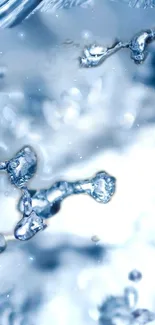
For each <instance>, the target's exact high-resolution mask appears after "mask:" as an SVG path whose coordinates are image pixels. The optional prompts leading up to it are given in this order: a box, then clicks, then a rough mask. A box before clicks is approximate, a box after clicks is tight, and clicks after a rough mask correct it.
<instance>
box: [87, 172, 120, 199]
mask: <svg viewBox="0 0 155 325" xmlns="http://www.w3.org/2000/svg"><path fill="white" fill-rule="evenodd" d="M92 185H93V186H92V190H91V193H90V195H91V196H92V197H93V198H94V199H95V200H96V201H97V202H102V203H108V202H109V201H110V200H111V198H112V196H113V194H114V193H115V189H116V179H115V178H114V177H113V176H110V175H109V174H107V173H106V172H99V173H97V174H96V176H95V177H94V178H93V179H92Z"/></svg>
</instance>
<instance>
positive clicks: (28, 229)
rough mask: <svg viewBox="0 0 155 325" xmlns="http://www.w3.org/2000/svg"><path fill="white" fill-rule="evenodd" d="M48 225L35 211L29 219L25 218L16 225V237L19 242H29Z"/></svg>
mask: <svg viewBox="0 0 155 325" xmlns="http://www.w3.org/2000/svg"><path fill="white" fill-rule="evenodd" d="M45 228H46V225H45V224H44V221H43V219H42V218H40V217H39V216H37V215H36V213H35V212H34V211H32V212H31V214H30V216H29V217H23V218H22V219H21V220H20V221H19V222H18V223H17V225H16V227H15V230H14V236H15V238H16V239H19V240H22V241H24V240H28V239H30V238H32V237H33V236H34V235H35V234H36V233H38V232H39V231H40V230H44V229H45Z"/></svg>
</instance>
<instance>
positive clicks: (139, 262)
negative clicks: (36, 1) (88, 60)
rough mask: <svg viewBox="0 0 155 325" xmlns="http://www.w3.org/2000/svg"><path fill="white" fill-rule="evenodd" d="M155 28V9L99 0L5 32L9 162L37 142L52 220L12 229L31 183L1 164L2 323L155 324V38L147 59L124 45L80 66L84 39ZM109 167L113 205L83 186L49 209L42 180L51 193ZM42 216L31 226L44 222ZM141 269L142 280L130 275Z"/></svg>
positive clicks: (40, 195)
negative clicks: (26, 235) (26, 236)
mask: <svg viewBox="0 0 155 325" xmlns="http://www.w3.org/2000/svg"><path fill="white" fill-rule="evenodd" d="M151 27H154V10H153V9H150V10H149V9H146V10H134V9H131V8H129V7H128V5H127V4H125V3H124V4H123V3H121V2H118V1H117V2H116V1H109V0H107V1H106V0H105V1H103V0H101V1H100V0H99V1H97V0H96V1H95V4H94V7H93V8H92V7H90V8H87V9H86V8H82V7H76V8H75V7H74V8H70V9H69V10H68V9H66V10H63V9H62V10H61V11H55V12H54V11H53V10H51V11H49V12H47V13H45V12H37V13H36V14H35V15H32V16H31V17H30V18H29V19H26V20H25V21H24V22H23V23H22V24H20V25H17V26H16V27H14V28H10V29H7V30H3V31H1V33H0V44H1V48H0V52H1V54H0V67H1V68H0V111H1V114H0V161H3V162H6V161H7V160H8V159H11V158H13V157H15V155H16V153H17V152H19V151H20V149H21V148H23V147H24V146H27V145H28V146H30V147H32V148H34V151H35V152H36V154H37V170H36V173H35V174H34V176H33V177H31V178H30V179H29V180H28V182H27V183H26V184H27V186H28V188H29V189H30V194H31V196H32V203H33V207H36V206H37V211H35V212H36V214H37V215H38V216H39V217H41V215H42V213H43V214H44V215H45V218H44V219H46V220H44V222H45V223H47V224H48V226H47V227H46V229H44V230H43V231H41V230H40V231H38V232H37V234H36V236H34V237H33V238H31V239H30V240H28V241H20V240H11V238H12V237H11V236H10V237H9V235H8V234H12V235H13V230H14V228H15V226H16V224H17V223H18V222H19V221H20V220H21V218H22V214H23V213H21V212H20V211H19V210H18V209H17V206H18V202H19V200H20V197H21V194H22V195H24V194H25V195H26V193H25V192H22V193H21V189H20V188H17V186H15V185H14V184H11V183H10V178H9V177H8V176H9V175H8V174H7V173H6V172H5V171H3V170H1V172H0V207H1V217H0V232H1V234H3V233H6V234H7V236H6V238H9V241H8V242H7V247H6V249H5V250H4V251H3V252H2V253H1V254H0V325H16V324H17V325H51V324H54V325H62V324H63V325H72V324H74V325H86V324H87V325H103V324H104V325H105V324H106V325H110V324H111V325H112V324H113V325H120V324H123V325H127V324H131V321H132V323H133V324H136V325H138V324H144V323H145V322H146V323H148V324H150V325H151V324H152V325H154V324H155V321H154V313H155V282H154V274H155V265H154V262H153V261H154V256H155V235H154V234H155V173H154V166H155V155H154V143H155V128H154V123H155V110H154V102H155V92H154V86H155V77H154V75H155V51H154V43H152V44H151V45H149V47H148V48H147V50H148V56H147V58H146V60H145V61H144V63H143V64H142V65H136V64H135V63H134V61H133V60H131V58H130V50H129V49H124V50H121V51H118V52H117V53H115V55H112V56H110V57H109V58H108V59H107V60H105V62H104V63H103V64H101V65H100V66H99V67H95V68H94V69H93V68H92V69H91V68H90V69H84V68H83V69H80V68H79V57H80V55H81V53H82V51H83V49H84V47H87V46H89V45H90V44H95V43H97V44H101V45H102V46H103V47H104V48H107V46H111V45H112V44H113V42H114V41H115V38H116V37H117V38H118V40H122V41H128V40H130V39H131V37H133V35H135V34H136V33H137V32H139V31H141V30H146V29H149V28H151ZM118 40H116V41H118ZM5 167H6V165H5V164H4V165H1V166H0V169H5ZM103 170H104V171H106V172H107V173H108V174H109V175H113V176H114V177H115V178H116V180H117V183H116V191H115V195H113V196H112V200H110V202H108V204H101V203H97V202H96V200H94V199H93V198H92V197H91V196H90V195H85V194H83V193H81V194H78V195H70V196H69V197H67V198H66V199H64V200H63V201H62V202H61V204H60V205H59V204H56V205H54V206H52V207H50V209H51V211H49V210H48V211H47V210H46V211H45V210H44V207H45V205H46V203H47V197H46V195H45V192H44V191H41V190H44V189H45V190H47V189H49V193H48V195H49V196H48V197H51V196H52V195H54V193H55V192H54V191H53V185H54V184H57V185H58V183H59V182H60V181H63V180H64V181H67V182H69V183H72V182H73V183H74V182H75V181H76V182H78V181H81V180H89V179H90V178H93V175H94V176H95V175H96V174H97V173H98V172H99V171H103ZM15 173H16V170H15V171H14V173H13V175H15ZM15 179H16V177H15ZM88 183H89V182H88ZM88 183H87V184H86V185H87V186H88ZM95 184H96V187H94V189H93V190H94V191H93V192H92V194H93V195H94V194H95V195H96V194H97V195H99V196H98V197H99V199H104V198H105V197H104V196H102V193H101V192H100V185H101V187H102V185H103V189H104V190H105V186H104V185H105V183H103V184H102V182H101V184H100V180H99V179H97V183H95ZM59 185H60V183H59ZM63 185H64V187H65V185H66V183H65V184H64V183H63ZM77 185H78V186H79V185H80V184H79V183H78V184H77ZM64 187H63V188H64ZM78 188H79V189H80V190H81V191H82V189H81V188H80V186H79V187H78ZM109 188H111V187H110V184H109ZM75 189H77V187H75ZM87 189H88V188H87ZM36 190H37V192H36ZM60 192H61V191H60ZM60 192H59V194H60ZM62 192H63V190H62ZM63 193H64V192H63ZM48 209H49V207H48ZM27 213H28V215H29V213H31V210H30V206H29V205H27ZM49 213H51V215H53V217H52V218H48V215H49ZM33 216H34V219H35V220H34V224H33V225H32V224H29V226H30V227H31V226H32V227H36V228H35V229H38V228H39V227H42V223H41V224H40V223H39V222H38V220H39V221H40V219H37V220H36V218H35V215H33ZM28 218H29V217H26V219H25V220H26V221H27V222H29V221H31V220H30V219H28ZM20 226H21V228H22V227H23V228H24V229H23V228H22V229H21V228H20V230H21V231H25V227H26V226H27V225H26V224H24V223H22V224H20ZM33 229H34V228H33ZM18 235H19V232H18ZM30 236H31V233H30ZM3 247H4V242H2V248H3ZM133 270H137V271H139V272H141V274H142V278H141V280H140V281H137V282H136V281H131V280H130V279H129V273H130V272H131V271H133ZM111 316H112V317H111ZM149 321H150V323H149Z"/></svg>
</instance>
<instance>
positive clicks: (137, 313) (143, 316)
mask: <svg viewBox="0 0 155 325" xmlns="http://www.w3.org/2000/svg"><path fill="white" fill-rule="evenodd" d="M132 316H133V319H134V320H136V321H137V322H138V323H139V324H141V325H144V324H147V323H149V322H152V321H154V320H155V313H153V312H151V311H149V310H148V309H143V308H142V309H141V308H139V309H136V310H134V311H133V312H132Z"/></svg>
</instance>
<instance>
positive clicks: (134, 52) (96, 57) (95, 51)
mask: <svg viewBox="0 0 155 325" xmlns="http://www.w3.org/2000/svg"><path fill="white" fill-rule="evenodd" d="M154 40H155V30H154V29H148V30H145V31H141V32H139V33H137V34H136V35H134V36H133V37H132V39H131V40H130V41H129V42H121V41H118V42H115V43H114V44H113V45H112V46H111V47H102V46H99V45H96V44H93V45H90V46H88V47H85V49H84V51H83V54H82V56H81V57H80V58H79V62H80V66H81V67H84V68H92V67H98V66H99V65H101V64H102V63H103V62H104V61H105V60H106V59H107V58H108V57H109V56H111V55H113V54H115V53H116V52H118V51H119V50H121V49H124V48H127V49H129V50H130V52H131V59H132V60H133V61H134V62H135V63H136V64H141V63H143V62H144V61H145V59H146V58H147V55H148V52H147V47H148V44H150V43H151V42H153V41H154Z"/></svg>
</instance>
